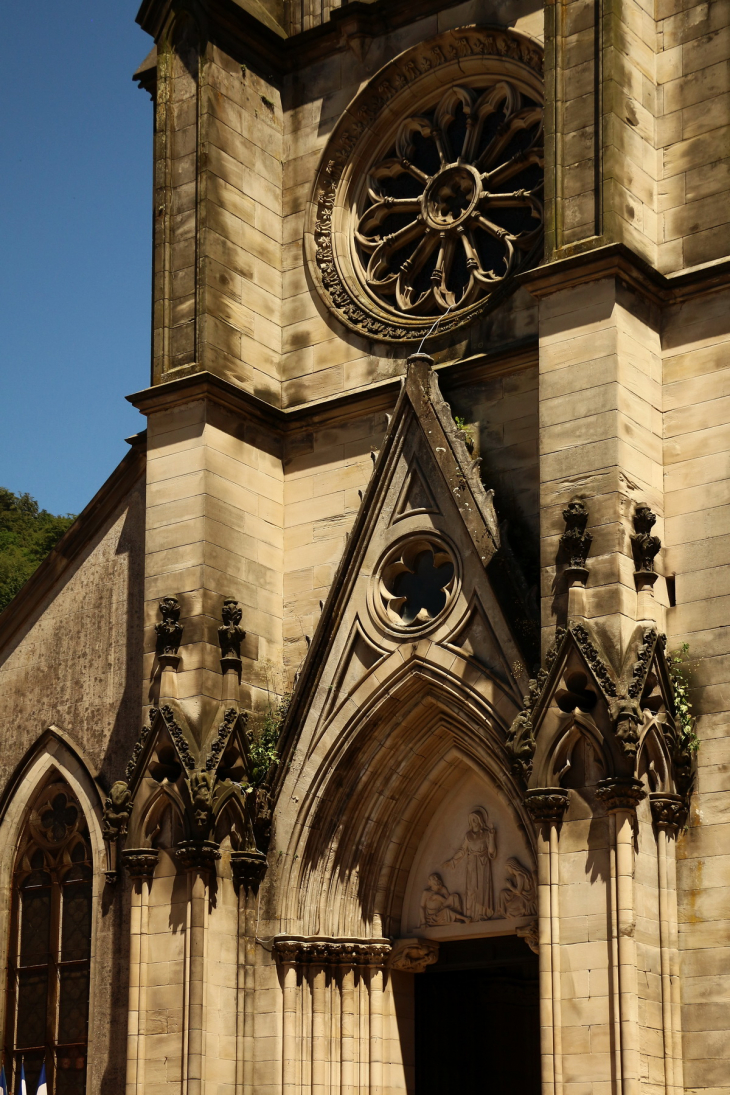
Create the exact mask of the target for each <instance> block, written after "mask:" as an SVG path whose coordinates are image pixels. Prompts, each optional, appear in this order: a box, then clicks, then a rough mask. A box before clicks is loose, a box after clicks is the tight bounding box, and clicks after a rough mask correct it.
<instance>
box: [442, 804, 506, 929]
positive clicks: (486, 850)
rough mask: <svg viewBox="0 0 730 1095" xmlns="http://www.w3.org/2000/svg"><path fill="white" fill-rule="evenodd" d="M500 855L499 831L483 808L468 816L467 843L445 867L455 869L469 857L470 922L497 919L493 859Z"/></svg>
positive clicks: (467, 867) (467, 908)
mask: <svg viewBox="0 0 730 1095" xmlns="http://www.w3.org/2000/svg"><path fill="white" fill-rule="evenodd" d="M496 855H497V830H496V829H495V827H494V825H492V824H491V822H490V820H489V814H488V813H487V811H486V810H485V809H484V807H483V806H477V807H476V808H475V809H474V810H472V811H471V813H470V814H469V828H468V829H467V831H466V833H465V835H464V843H463V844H462V845H461V847H460V848H459V850H458V852H456V854H455V855H454V856H452V858H451V859H449V860H447V861H446V863H445V864H444V866H446V867H451V868H452V869H453V868H455V867H456V866H457V864H459V863H460V862H461V860H462V859H463V858H464V857H465V856H466V887H465V892H466V910H465V911H466V915H467V916H468V917H469V919H470V920H489V919H490V918H491V917H492V916H494V886H493V884H492V860H493V859H495V858H496Z"/></svg>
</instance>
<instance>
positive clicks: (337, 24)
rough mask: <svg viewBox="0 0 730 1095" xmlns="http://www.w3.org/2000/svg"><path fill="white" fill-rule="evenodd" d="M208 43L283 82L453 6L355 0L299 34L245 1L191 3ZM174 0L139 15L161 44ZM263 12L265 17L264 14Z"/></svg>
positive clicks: (150, 0) (145, 7) (435, 1)
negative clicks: (353, 44)
mask: <svg viewBox="0 0 730 1095" xmlns="http://www.w3.org/2000/svg"><path fill="white" fill-rule="evenodd" d="M188 6H190V7H192V8H193V10H195V9H196V8H197V9H199V11H200V16H201V18H202V20H203V21H204V22H205V29H206V31H207V34H208V36H209V37H210V39H211V40H212V41H214V42H216V44H218V45H220V46H221V47H222V48H224V49H227V50H230V51H231V53H232V54H233V55H235V56H236V57H237V58H240V59H241V60H251V61H254V62H255V63H258V64H259V65H260V66H261V67H262V68H263V69H265V71H266V73H267V75H268V76H269V77H273V78H276V79H282V78H283V77H284V76H286V75H288V74H289V73H292V72H296V71H297V69H300V68H303V67H304V66H306V65H310V64H312V63H313V62H315V61H317V60H320V59H321V58H324V57H327V56H328V55H330V54H332V53H336V52H339V51H341V50H344V49H347V48H348V43H349V40H350V39H353V38H354V39H357V38H365V39H368V38H374V37H376V36H378V35H382V34H387V33H388V32H390V31H394V30H398V29H399V28H401V27H404V26H407V25H408V24H411V23H414V22H416V21H417V20H421V19H425V18H426V17H427V16H429V15H434V14H436V13H438V12H440V11H445V10H447V9H448V8H450V7H454V6H455V5H454V4H453V3H450V2H449V0H375V2H374V3H373V2H370V3H360V2H358V0H354V2H353V3H349V4H346V5H345V6H344V7H342V8H336V9H335V10H334V11H333V12H332V13H331V15H330V18H329V19H328V20H327V21H326V22H324V23H322V24H320V26H317V27H313V28H312V29H311V30H305V31H302V32H301V33H299V34H295V35H287V34H286V32H285V31H284V29H283V28H281V27H278V25H277V24H276V22H275V21H274V20H273V19H270V21H269V25H266V23H265V22H264V21H263V20H262V19H260V18H257V16H256V15H255V14H254V9H255V7H256V5H254V4H251V5H250V7H251V9H252V10H250V11H249V10H247V8H248V7H249V5H248V4H246V3H245V0H239V2H236V0H193V2H192V3H189V5H188ZM172 9H173V0H144V2H143V3H142V6H141V7H140V9H139V12H138V14H137V22H138V23H139V25H140V26H141V27H142V29H143V30H145V31H147V33H148V34H150V35H152V37H153V38H154V39H155V40H158V39H159V38H160V36H161V35H162V34H163V32H164V30H165V27H166V25H167V22H168V19H169V16H170V13H171V11H172ZM263 14H265V13H263Z"/></svg>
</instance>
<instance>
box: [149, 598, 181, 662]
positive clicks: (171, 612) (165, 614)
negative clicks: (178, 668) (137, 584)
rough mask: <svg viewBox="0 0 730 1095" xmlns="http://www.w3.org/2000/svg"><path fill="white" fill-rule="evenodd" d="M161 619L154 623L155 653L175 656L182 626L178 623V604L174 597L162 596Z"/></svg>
mask: <svg viewBox="0 0 730 1095" xmlns="http://www.w3.org/2000/svg"><path fill="white" fill-rule="evenodd" d="M160 613H161V614H162V620H161V621H160V623H158V624H155V632H156V634H157V654H158V656H160V655H163V656H164V655H168V656H170V655H171V656H173V657H174V656H176V655H177V652H178V649H179V647H180V640H181V639H182V633H183V627H182V624H181V623H180V605H179V603H178V600H177V598H176V597H163V598H162V600H161V601H160Z"/></svg>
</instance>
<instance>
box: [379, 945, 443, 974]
mask: <svg viewBox="0 0 730 1095" xmlns="http://www.w3.org/2000/svg"><path fill="white" fill-rule="evenodd" d="M438 957H439V945H438V943H435V942H434V941H433V940H432V939H417V938H415V939H396V940H395V942H394V943H393V949H392V951H391V952H390V957H389V959H388V965H389V966H390V968H391V969H393V970H402V971H403V972H404V973H423V972H424V970H425V969H426V966H432V965H433V964H434V962H438Z"/></svg>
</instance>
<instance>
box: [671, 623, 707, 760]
mask: <svg viewBox="0 0 730 1095" xmlns="http://www.w3.org/2000/svg"><path fill="white" fill-rule="evenodd" d="M688 661H689V643H682V645H681V646H680V647H678V648H677V649H676V650H673V651H671V652H669V653H668V654H667V666H668V668H669V677H670V680H671V682H672V689H673V691H674V711H675V718H676V720H677V728H678V729H679V733H680V739H681V743H682V745H683V746H684V747H685V748H686V749H688V750H689V752H690V753H692V754H695V753H697V751H698V750H699V747H700V739H699V738H698V737H697V734H696V732H695V724H696V719H695V717H694V715H693V714H692V704H691V702H690V698H689V688H690V685H689V673H688Z"/></svg>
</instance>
